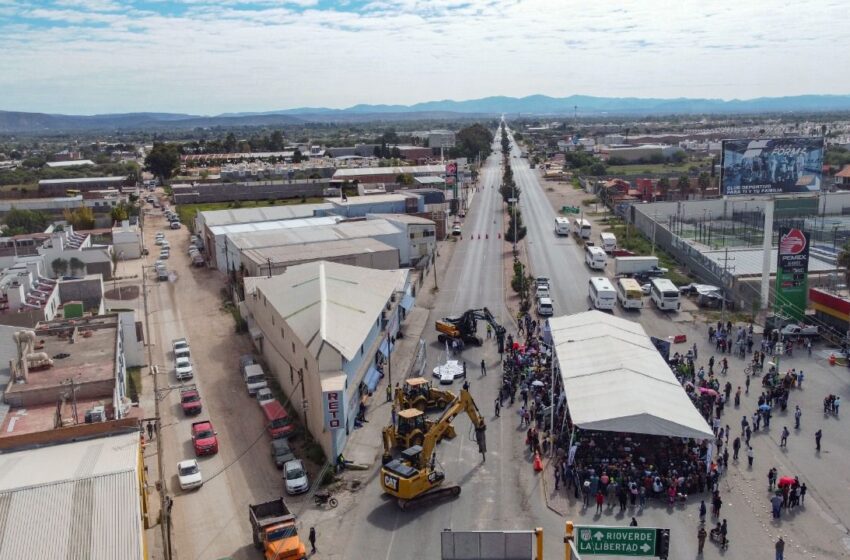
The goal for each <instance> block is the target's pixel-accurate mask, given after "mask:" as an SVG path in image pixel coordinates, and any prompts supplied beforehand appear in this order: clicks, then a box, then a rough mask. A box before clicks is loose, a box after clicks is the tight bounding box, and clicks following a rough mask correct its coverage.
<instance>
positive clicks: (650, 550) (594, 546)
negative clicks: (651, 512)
mask: <svg viewBox="0 0 850 560" xmlns="http://www.w3.org/2000/svg"><path fill="white" fill-rule="evenodd" d="M655 541H656V529H654V528H653V529H649V528H645V527H599V526H577V527H576V543H577V545H578V552H579V554H608V555H620V556H655V555H656V554H655Z"/></svg>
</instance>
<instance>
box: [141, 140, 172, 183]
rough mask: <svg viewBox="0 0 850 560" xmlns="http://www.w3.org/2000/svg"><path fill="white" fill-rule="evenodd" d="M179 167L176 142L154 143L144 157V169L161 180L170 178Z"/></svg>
mask: <svg viewBox="0 0 850 560" xmlns="http://www.w3.org/2000/svg"><path fill="white" fill-rule="evenodd" d="M179 168H180V146H178V145H177V144H166V143H162V142H158V143H155V144H154V145H153V149H152V150H151V151H150V153H149V154H148V155H147V157H145V169H146V170H147V171H150V172H151V173H153V174H154V175H156V176H157V177H159V178H160V179H161V180H162V181H166V180H168V179H170V178H171V177H172V176H173V175H174V172H175V171H176V170H177V169H179Z"/></svg>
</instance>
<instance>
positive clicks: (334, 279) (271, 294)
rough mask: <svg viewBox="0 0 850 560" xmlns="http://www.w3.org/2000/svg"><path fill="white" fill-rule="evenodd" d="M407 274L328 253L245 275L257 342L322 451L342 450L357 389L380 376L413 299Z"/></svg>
mask: <svg viewBox="0 0 850 560" xmlns="http://www.w3.org/2000/svg"><path fill="white" fill-rule="evenodd" d="M408 282H409V275H408V271H406V270H373V269H369V268H361V267H356V266H347V265H343V264H337V263H331V262H326V261H317V262H313V263H308V264H301V265H295V266H291V267H289V268H288V269H287V270H286V271H285V272H284V273H283V274H281V275H279V276H272V277H270V278H246V279H245V301H244V302H243V307H244V309H245V313H244V314H243V316H245V318H246V320H247V321H248V325H249V331H250V332H251V336H252V338H253V340H254V344H255V346H256V347H257V349H258V351H259V352H260V353H261V354H262V356H263V358H264V361H265V362H266V363H267V364H269V366H270V368H271V372H272V374H273V375H275V376H276V378H277V380H278V382H279V383H280V386H281V388H282V389H283V391H284V392H285V393H286V394H287V395H289V396H290V397H291V398H292V402H293V403H296V404H295V409H296V411H297V413H298V414H299V415H300V416H301V421H302V422H303V424H304V426H305V427H306V428H307V429H308V430H309V431H310V433H311V434H312V435H313V437H314V438H315V439H316V440H317V441H318V442H319V444H320V445H321V446H322V449H323V450H324V452H325V455H326V456H327V457H337V456H338V455H339V454H340V453H343V451H344V450H345V445H346V443H347V441H348V436H349V435H350V433H351V431H352V430H353V429H354V420H355V418H356V417H357V414H358V412H359V409H360V403H361V397H362V396H363V395H365V394H367V393H368V392H369V391H370V390H374V388H375V386H376V384H377V382H378V380H379V379H380V373H379V370H378V368H377V367H376V366H377V364H378V363H379V362H380V361H382V360H383V359H385V358H386V357H387V356H389V354H390V352H392V346H393V344H392V340H393V338H394V337H395V335H396V333H397V331H398V326H399V323H400V317H401V310H402V309H403V308H404V306H407V307H406V309H410V308H411V307H412V306H413V299H412V296H411V295H410V291H411V286H409V284H408ZM302 391H303V393H302ZM302 395H303V398H302ZM297 403H301V405H300V406H299V404H297Z"/></svg>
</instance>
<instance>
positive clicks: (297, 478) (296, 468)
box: [283, 459, 310, 494]
mask: <svg viewBox="0 0 850 560" xmlns="http://www.w3.org/2000/svg"><path fill="white" fill-rule="evenodd" d="M283 480H284V482H285V483H286V493H287V494H303V493H304V492H306V491H307V490H309V489H310V480H309V479H308V478H307V471H305V470H304V464H303V463H302V462H301V459H295V460H294V461H289V462H287V463H286V464H285V465H283Z"/></svg>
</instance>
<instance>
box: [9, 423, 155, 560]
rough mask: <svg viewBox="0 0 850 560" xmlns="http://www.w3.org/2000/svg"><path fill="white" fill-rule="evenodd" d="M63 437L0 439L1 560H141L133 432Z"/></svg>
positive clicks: (124, 428) (142, 507)
mask: <svg viewBox="0 0 850 560" xmlns="http://www.w3.org/2000/svg"><path fill="white" fill-rule="evenodd" d="M66 430H67V431H68V432H73V433H67V434H63V437H64V438H65V439H61V440H60V441H59V442H56V441H51V440H50V439H49V438H45V437H38V436H36V435H33V436H31V437H26V438H24V437H20V438H3V442H4V447H3V449H2V452H0V463H2V464H3V477H2V480H0V501H2V503H3V512H4V516H3V520H4V522H3V525H2V531H0V558H21V559H23V558H92V559H94V558H104V559H105V558H109V559H111V560H145V559H147V558H148V551H147V544H146V541H145V529H144V527H145V519H146V517H147V514H148V507H147V496H148V488H147V487H146V486H147V481H146V475H145V472H144V469H143V468H142V466H143V464H144V463H143V459H142V444H141V437H140V433H139V429H138V425H137V424H136V426H135V427H134V426H133V425H132V424H129V423H127V422H124V423H118V424H114V425H111V426H109V429H108V430H105V429H103V426H101V425H96V424H88V425H85V426H79V427H76V428H67V429H66ZM54 435H58V434H53V433H51V434H49V436H54ZM75 438H76V439H78V440H79V441H74V439H75ZM12 443H14V446H11V445H9V444H12ZM150 522H151V523H154V520H150Z"/></svg>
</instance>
